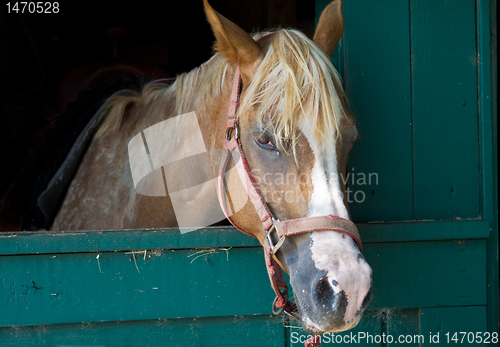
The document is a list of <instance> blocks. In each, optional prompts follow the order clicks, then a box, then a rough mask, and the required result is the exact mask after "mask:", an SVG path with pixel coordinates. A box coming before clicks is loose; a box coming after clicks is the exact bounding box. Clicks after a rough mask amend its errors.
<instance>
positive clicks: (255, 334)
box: [0, 316, 284, 347]
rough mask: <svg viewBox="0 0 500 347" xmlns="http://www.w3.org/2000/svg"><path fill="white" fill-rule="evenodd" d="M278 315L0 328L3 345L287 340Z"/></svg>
mask: <svg viewBox="0 0 500 347" xmlns="http://www.w3.org/2000/svg"><path fill="white" fill-rule="evenodd" d="M283 330H284V328H283V322H282V318H281V317H277V316H244V317H219V318H201V319H160V320H149V321H129V322H103V323H80V324H59V325H42V326H29V327H3V328H0V346H1V347H4V346H5V347H7V346H19V347H45V346H46V347H53V346H95V347H122V346H156V347H161V346H165V347H167V346H168V347H195V346H204V347H221V346H234V347H239V346H242V347H245V346H246V347H262V346H276V347H278V346H284V339H283V334H284V333H283Z"/></svg>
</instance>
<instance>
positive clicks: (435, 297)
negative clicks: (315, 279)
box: [0, 240, 486, 326]
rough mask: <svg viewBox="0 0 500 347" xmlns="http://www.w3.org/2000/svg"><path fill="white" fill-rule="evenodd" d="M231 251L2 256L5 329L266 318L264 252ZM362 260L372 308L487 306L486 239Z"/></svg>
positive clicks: (379, 252)
mask: <svg viewBox="0 0 500 347" xmlns="http://www.w3.org/2000/svg"><path fill="white" fill-rule="evenodd" d="M225 249H227V248H224V249H220V248H219V249H215V248H214V249H212V250H210V249H208V250H204V251H201V253H198V252H200V250H183V249H180V250H172V249H169V250H157V251H153V252H150V251H144V252H136V253H135V260H134V255H133V254H131V253H130V252H116V251H115V252H99V253H97V252H96V253H89V252H86V253H51V254H41V255H17V256H14V255H10V256H2V257H0V262H1V264H2V268H1V269H0V279H1V280H0V283H1V286H0V307H2V312H3V315H1V316H0V326H8V325H36V324H56V323H76V322H97V321H119V320H137V319H168V318H179V317H182V318H189V317H215V316H231V315H253V314H260V315H264V314H266V313H268V312H269V310H270V303H271V302H272V299H273V292H272V290H271V289H270V288H269V283H268V278H267V274H266V271H265V267H264V261H263V254H262V250H261V248H260V247H259V248H257V247H247V248H232V249H229V250H225ZM211 252H217V253H211ZM202 254H204V255H202ZM364 254H365V257H366V259H367V261H368V262H369V263H370V264H371V265H372V267H373V270H374V275H373V281H374V289H373V297H374V298H373V300H372V303H371V304H370V306H369V308H371V309H381V308H386V307H398V308H416V307H435V306H460V305H484V304H485V303H486V288H485V286H484V277H485V274H486V255H485V242H484V241H481V240H462V241H445V242H403V243H397V242H394V243H372V244H370V243H368V244H366V245H365V250H364ZM197 256H199V257H198V258H196V257H197ZM396 260H397V261H396ZM406 260H409V261H406ZM241 269H245V272H244V274H242V273H241ZM464 283H467V285H463V284H464ZM400 293H405V295H401V294H400ZM242 298H251V299H248V300H242Z"/></svg>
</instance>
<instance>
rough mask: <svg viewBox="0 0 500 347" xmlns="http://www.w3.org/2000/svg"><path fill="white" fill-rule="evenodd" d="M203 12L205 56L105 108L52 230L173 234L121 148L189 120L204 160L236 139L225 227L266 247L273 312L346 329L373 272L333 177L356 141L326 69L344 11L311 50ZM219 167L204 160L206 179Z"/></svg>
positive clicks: (328, 17)
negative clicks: (208, 44) (234, 207)
mask: <svg viewBox="0 0 500 347" xmlns="http://www.w3.org/2000/svg"><path fill="white" fill-rule="evenodd" d="M204 9H205V14H206V17H207V20H208V22H209V24H210V26H211V28H212V31H213V33H214V35H215V39H216V40H215V44H214V51H215V54H214V55H213V56H212V58H211V59H209V60H208V61H207V62H205V63H203V64H202V65H201V66H199V67H198V68H195V69H194V70H192V71H190V72H188V73H184V74H181V75H179V76H178V77H177V78H176V79H175V81H173V82H172V83H168V82H166V81H152V82H149V83H147V84H146V85H144V86H143V87H142V88H141V89H140V90H139V91H137V90H123V91H120V92H118V93H116V94H114V95H113V96H112V97H110V98H109V99H108V100H107V101H106V102H105V103H104V105H103V106H102V107H101V108H100V109H99V111H98V113H99V114H100V115H102V119H103V121H102V123H101V125H100V126H99V129H98V131H97V133H96V135H95V136H94V138H93V139H92V141H91V143H90V145H89V147H88V150H87V151H86V153H85V155H84V157H83V159H82V161H81V164H80V166H79V168H78V170H77V172H76V174H75V177H74V179H73V180H72V182H71V184H70V186H69V188H68V190H67V193H66V196H65V198H64V201H63V202H62V205H61V207H60V209H59V212H58V213H57V216H56V218H55V220H54V223H53V225H52V227H51V229H52V230H74V229H82V230H93V229H118V228H124V229H125V228H146V227H148V228H165V227H179V223H178V221H177V220H176V217H175V213H174V209H173V203H172V199H171V198H170V197H169V195H168V194H163V195H164V196H152V195H144V194H138V193H137V192H136V184H134V179H133V177H132V174H131V169H130V167H131V162H130V159H129V157H128V152H127V148H128V144H129V143H130V141H131V140H132V139H133V138H134V137H135V136H137V134H140V133H141V132H142V131H145V130H146V129H148V128H150V127H152V126H154V125H155V124H158V123H160V122H163V121H166V120H169V119H173V117H176V116H178V115H183V114H188V113H190V112H194V113H193V114H194V115H196V120H197V122H198V124H199V126H200V129H202V139H203V144H204V145H205V147H206V148H207V149H208V150H221V151H224V150H225V147H224V146H225V145H224V144H227V143H229V142H230V141H233V140H234V139H236V140H234V141H237V142H238V144H239V147H238V146H237V147H238V148H239V149H241V151H242V153H241V154H242V155H243V152H244V158H242V160H240V162H242V163H243V164H242V165H244V167H243V168H246V169H247V170H246V171H247V173H246V174H245V173H243V174H241V172H236V171H235V170H229V171H227V172H226V170H225V169H226V167H225V165H222V166H223V173H222V176H224V172H226V174H225V176H224V179H225V183H226V185H227V192H228V194H229V195H230V197H231V200H232V202H233V203H234V204H236V203H238V202H240V204H241V205H242V207H241V209H239V210H238V211H237V212H235V213H234V214H232V215H231V216H230V220H231V222H232V223H233V224H234V225H236V226H237V227H238V229H240V230H242V231H244V232H245V233H248V234H250V235H252V236H255V237H256V238H257V239H258V240H259V242H260V243H261V244H262V245H263V246H264V247H265V249H266V252H265V253H266V256H267V258H266V265H267V266H268V271H269V272H270V278H271V282H272V284H273V285H274V287H276V286H277V287H279V288H278V290H277V298H278V299H281V300H278V301H281V302H275V305H274V306H273V309H274V308H276V310H277V311H282V310H283V308H284V307H285V306H286V307H287V310H289V312H292V311H295V313H294V314H295V316H296V317H297V318H298V319H300V321H301V322H302V325H303V327H304V329H305V330H306V331H308V332H311V333H314V334H321V333H325V332H340V331H344V330H348V329H351V328H353V327H355V326H356V325H357V324H358V322H359V320H360V318H361V316H362V313H363V311H364V310H365V308H366V307H367V305H368V303H369V301H370V299H371V287H372V270H371V268H370V266H369V265H368V263H367V262H366V260H365V259H364V257H363V256H362V254H361V244H360V241H359V237H357V236H356V235H357V230H356V228H355V227H354V224H352V222H350V215H349V211H348V204H347V199H346V198H345V197H346V194H345V192H346V185H345V182H344V181H343V180H341V179H340V176H341V175H342V174H345V172H346V166H347V158H348V152H349V151H350V149H351V147H352V146H353V143H354V141H355V140H356V138H357V131H356V124H355V119H354V117H353V116H352V114H351V113H350V112H349V110H348V109H347V106H346V104H347V103H346V97H345V94H344V91H343V89H342V84H341V81H340V77H339V75H338V73H337V71H336V70H335V68H334V67H333V65H332V63H331V61H330V57H331V56H332V54H333V52H334V50H335V47H336V46H337V44H338V42H339V40H340V38H341V36H342V35H343V30H344V22H343V16H342V2H341V0H334V1H333V2H332V3H330V4H329V5H328V6H327V7H326V8H325V9H324V11H323V13H322V14H321V17H320V20H319V23H318V26H317V29H316V32H315V34H314V38H313V40H310V39H309V38H307V37H306V36H305V35H304V34H302V33H301V32H299V31H297V30H294V29H285V28H280V29H276V30H271V31H264V32H260V33H257V34H254V35H253V36H251V35H250V34H248V33H246V32H245V31H244V30H243V29H241V28H240V27H239V26H238V25H236V24H235V23H233V22H231V21H230V20H228V19H227V18H225V17H223V16H222V15H221V14H219V13H218V12H216V11H215V10H214V9H213V8H212V7H211V6H210V4H209V3H208V2H207V0H204ZM234 101H236V103H234ZM229 104H231V105H232V111H233V114H232V117H231V112H230V116H229V120H228V117H227V116H226V115H227V114H228V111H227V108H228V105H229ZM235 105H236V106H235ZM221 115H223V116H221ZM235 123H237V128H236V127H235ZM227 124H229V125H227ZM236 130H237V134H236V135H235V134H234V132H235V131H236ZM167 135H168V134H167ZM187 146H189V144H187ZM226 152H228V153H229V151H226ZM229 157H230V155H226V156H225V157H224V155H219V156H208V158H207V160H208V162H209V165H210V167H211V168H213V170H212V178H214V179H217V178H218V175H219V173H217V171H218V170H217V168H220V167H221V164H222V162H223V161H226V163H225V164H227V162H228V161H230V158H229ZM243 159H244V160H243ZM245 165H246V166H245ZM241 175H243V176H241ZM244 175H246V176H244ZM242 177H247V178H248V177H250V181H251V187H250V188H252V187H253V188H252V189H255V190H254V191H253V193H256V194H257V195H258V196H257V198H258V199H257V200H259V199H260V201H261V203H262V204H264V205H265V209H267V211H268V213H267V214H268V215H269V216H272V222H271V225H270V226H268V227H266V226H265V224H266V223H267V222H269V219H266V218H267V217H265V218H263V217H262V215H261V214H260V212H259V211H258V210H256V207H255V204H254V203H253V201H250V200H252V199H250V200H249V199H248V195H249V194H250V193H249V191H248V189H249V188H248V186H245V185H246V184H245V182H244V179H243V178H242ZM247 183H248V182H247ZM160 195H162V194H160ZM250 195H251V194H250ZM199 213H200V214H203V213H204V211H203V210H201V211H199ZM295 221H298V222H295ZM332 221H333V222H332ZM288 222H290V223H289V224H286V223H288ZM308 223H309V224H308ZM339 223H340V225H341V226H339ZM284 228H288V229H286V231H283V230H284ZM294 228H295V229H294ZM292 229H293V230H292ZM273 230H274V231H273ZM276 230H277V231H276ZM280 230H281V231H280ZM280 232H281V234H280ZM268 250H269V252H268ZM279 267H281V268H282V269H283V270H284V271H285V272H286V273H288V274H289V275H290V283H291V286H292V289H293V292H294V297H295V303H294V304H293V305H296V309H290V306H291V305H292V304H291V303H289V302H288V301H287V297H286V293H284V291H283V290H282V288H283V286H282V284H281V283H273V281H274V282H280V280H281V279H282V278H281V277H276V276H277V275H276V274H275V273H276V271H278V269H279ZM280 273H281V271H280ZM273 276H274V277H273ZM275 291H276V289H275ZM280 294H281V296H280ZM280 307H281V309H280Z"/></svg>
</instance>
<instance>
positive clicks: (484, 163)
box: [476, 0, 499, 331]
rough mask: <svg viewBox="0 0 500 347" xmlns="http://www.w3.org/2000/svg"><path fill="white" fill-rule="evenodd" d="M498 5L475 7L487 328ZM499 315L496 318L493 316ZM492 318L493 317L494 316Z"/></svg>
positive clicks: (492, 276) (494, 258)
mask: <svg viewBox="0 0 500 347" xmlns="http://www.w3.org/2000/svg"><path fill="white" fill-rule="evenodd" d="M496 6H497V2H496V1H492V0H479V1H478V2H477V6H476V18H477V24H476V25H477V45H478V53H479V61H478V69H479V71H478V82H479V86H478V94H479V98H478V99H479V120H480V135H481V137H480V143H481V147H480V179H481V195H480V196H481V204H480V211H481V215H482V217H483V218H484V219H485V220H487V221H489V223H490V228H491V230H492V232H491V233H490V237H489V239H488V246H487V247H488V248H487V262H488V275H487V293H488V302H489V303H490V304H489V305H488V306H487V316H488V317H489V319H488V331H495V330H496V331H498V330H499V326H498V325H499V321H498V317H499V302H498V293H499V282H498V278H499V273H498V263H499V259H498V163H497V158H498V157H497V148H498V138H497V135H498V133H497V129H498V125H497V98H496V97H495V96H496V95H498V94H497V92H498V79H497V54H496V53H497V50H496V47H497V46H496V44H497V42H496V32H497V29H496V24H497V21H496V13H497V11H496ZM493 317H496V318H493ZM492 318H493V319H492Z"/></svg>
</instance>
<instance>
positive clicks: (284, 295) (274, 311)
mask: <svg viewBox="0 0 500 347" xmlns="http://www.w3.org/2000/svg"><path fill="white" fill-rule="evenodd" d="M280 293H281V295H282V297H284V298H285V303H284V304H283V306H281V307H280V308H279V309H278V310H276V309H277V307H276V301H277V300H278V299H279V298H278V296H276V297H275V298H274V301H273V306H272V308H271V310H272V311H273V314H275V315H279V314H281V313H282V312H283V311H285V307H286V304H287V303H288V291H287V290H286V289H285V290H284V291H282V292H281V291H280Z"/></svg>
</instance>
